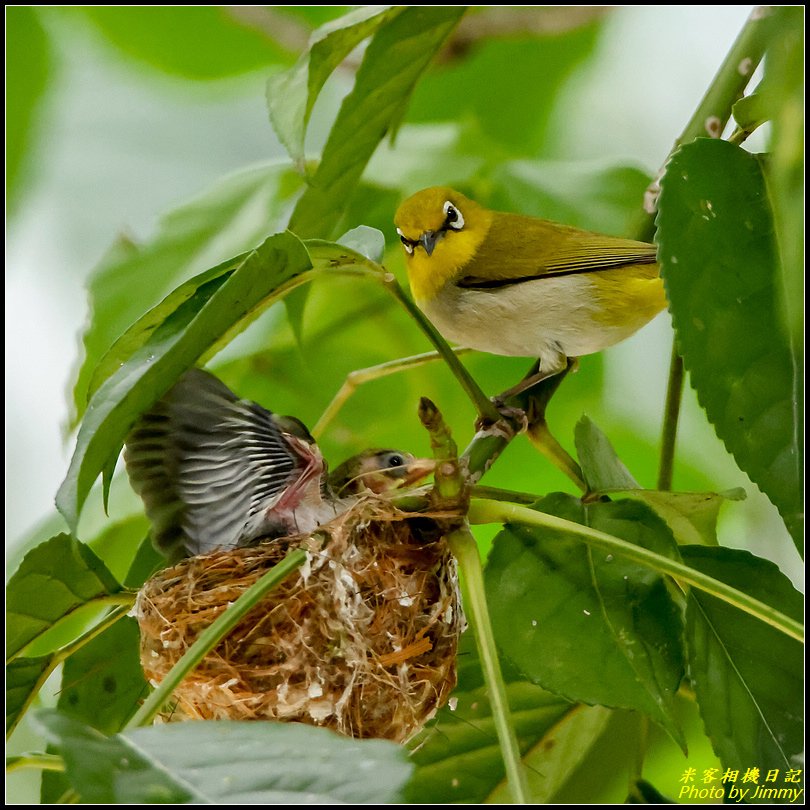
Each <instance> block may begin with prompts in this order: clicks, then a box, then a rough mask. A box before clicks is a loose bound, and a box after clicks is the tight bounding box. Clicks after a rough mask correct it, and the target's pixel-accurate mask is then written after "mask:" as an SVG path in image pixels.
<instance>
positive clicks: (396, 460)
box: [386, 453, 405, 467]
mask: <svg viewBox="0 0 810 810" xmlns="http://www.w3.org/2000/svg"><path fill="white" fill-rule="evenodd" d="M386 463H387V464H388V466H389V467H401V466H402V465H403V464H404V463H405V459H404V458H402V456H400V455H398V454H397V453H391V455H390V456H388V458H387V459H386Z"/></svg>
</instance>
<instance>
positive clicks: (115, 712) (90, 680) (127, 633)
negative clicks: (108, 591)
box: [57, 616, 149, 734]
mask: <svg viewBox="0 0 810 810" xmlns="http://www.w3.org/2000/svg"><path fill="white" fill-rule="evenodd" d="M140 640H141V634H140V630H139V629H138V623H137V622H136V621H135V619H133V618H131V617H128V616H125V617H124V618H122V619H120V620H119V621H117V622H116V623H115V624H113V625H112V626H111V627H109V628H108V629H107V630H105V631H104V632H103V633H101V635H99V636H96V638H94V639H93V640H92V641H90V642H88V643H87V644H85V645H84V646H83V647H82V648H81V649H79V650H77V651H76V652H74V653H73V655H71V656H70V657H69V658H68V659H67V661H66V662H65V666H64V668H63V669H62V688H61V690H60V692H59V702H58V704H57V705H58V707H59V710H60V711H61V712H62V713H63V714H66V715H67V716H69V717H72V718H74V719H75V720H81V721H82V722H84V723H87V724H88V725H90V726H92V727H93V728H95V729H98V730H99V731H102V732H104V733H105V734H114V733H116V732H118V731H120V730H121V729H122V728H123V726H124V724H125V723H126V722H127V720H129V718H130V717H132V715H133V714H134V713H135V711H136V710H137V708H138V705H139V703H140V701H141V700H142V699H143V698H144V697H145V696H146V693H147V692H148V689H149V688H148V686H147V683H146V680H145V679H144V677H143V671H142V670H141V660H140V655H139V649H140Z"/></svg>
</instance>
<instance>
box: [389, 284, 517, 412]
mask: <svg viewBox="0 0 810 810" xmlns="http://www.w3.org/2000/svg"><path fill="white" fill-rule="evenodd" d="M383 284H384V285H385V288H386V289H387V290H388V291H389V292H390V293H391V295H393V296H394V298H396V299H397V301H399V302H400V304H402V306H403V307H405V310H406V311H407V312H408V314H409V315H410V316H411V318H413V319H414V321H416V324H417V326H418V327H419V328H420V329H421V330H422V331H423V332H424V333H425V335H426V336H427V339H428V340H429V341H430V342H431V343H432V344H433V346H434V348H435V349H436V351H437V352H438V353H439V354H440V355H441V357H442V359H443V360H444V362H445V363H447V366H448V368H449V369H450V371H452V372H453V376H455V378H456V379H457V380H458V381H459V383H460V384H461V387H462V388H463V389H464V391H465V393H466V394H467V396H468V397H469V398H470V401H471V402H472V403H473V405H474V406H475V409H476V411H477V412H478V416H479V417H481V418H482V419H486V420H487V421H489V422H497V421H498V420H499V419H500V418H501V415H500V414H499V413H498V409H497V408H496V407H495V406H494V405H493V404H492V401H491V400H490V399H489V397H488V396H487V395H486V394H485V393H484V392H483V391H482V390H481V388H480V387H479V385H478V383H477V382H476V381H475V380H474V379H473V378H472V375H471V374H470V372H469V371H467V369H466V368H465V367H464V365H463V364H462V362H461V361H460V360H459V359H458V357H457V356H456V353H455V352H454V351H453V350H452V349H451V348H450V346H449V345H448V344H447V341H445V339H444V338H443V337H442V336H441V335H440V334H439V331H438V330H437V329H436V327H435V326H434V325H433V324H432V323H431V322H430V321H429V320H428V319H427V318H426V317H425V315H424V314H423V313H422V310H421V309H419V307H417V306H416V304H415V303H414V302H413V301H412V300H411V299H410V298H409V297H408V296H407V295H406V294H405V291H404V290H403V289H402V287H401V286H400V284H399V282H398V281H397V279H396V276H394V275H393V273H386V274H385V276H384V278H383Z"/></svg>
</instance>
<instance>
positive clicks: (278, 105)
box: [267, 6, 402, 168]
mask: <svg viewBox="0 0 810 810" xmlns="http://www.w3.org/2000/svg"><path fill="white" fill-rule="evenodd" d="M401 11H402V8H392V7H389V6H363V7H360V8H357V9H354V10H353V11H351V12H349V13H348V14H346V15H345V16H343V17H340V18H339V19H337V20H332V21H330V22H328V23H326V24H325V25H323V26H322V27H321V28H319V29H318V30H317V31H315V32H313V34H312V36H311V37H310V43H309V48H307V50H306V51H304V53H302V54H301V56H300V57H299V59H298V61H297V62H296V63H295V65H293V67H291V68H290V69H289V70H287V71H284V72H283V73H277V74H276V75H275V76H271V77H270V78H269V79H268V81H267V108H268V110H269V112H270V122H271V123H272V125H273V129H275V131H276V135H277V136H278V139H279V140H280V141H281V143H282V144H283V145H284V147H285V148H286V149H287V152H288V153H289V155H290V157H291V158H292V159H293V161H294V162H295V163H296V164H297V165H298V166H299V168H303V160H304V135H305V133H306V129H307V124H308V123H309V117H310V115H311V113H312V108H313V106H314V105H315V100H316V99H317V97H318V94H319V93H320V92H321V89H322V88H323V86H324V84H325V83H326V80H327V79H328V78H329V76H331V75H332V72H333V71H334V70H335V68H336V67H337V66H338V65H339V64H340V63H341V62H342V61H343V60H344V59H345V58H346V57H347V56H348V55H349V54H350V53H351V52H352V51H353V50H354V49H355V48H356V47H357V46H358V45H359V44H360V43H361V42H362V41H363V40H364V39H366V38H367V37H369V36H371V34H373V33H374V32H375V31H376V30H377V29H378V28H379V27H380V26H381V25H383V24H384V23H385V22H387V21H388V20H390V19H391V18H392V17H395V16H396V15H397V14H399V13H401Z"/></svg>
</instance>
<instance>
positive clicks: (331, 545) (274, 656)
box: [137, 499, 464, 741]
mask: <svg viewBox="0 0 810 810" xmlns="http://www.w3.org/2000/svg"><path fill="white" fill-rule="evenodd" d="M294 547H301V548H304V549H306V550H307V551H308V558H307V562H306V563H305V564H304V566H303V567H302V568H301V569H299V571H298V572H297V573H295V574H292V575H291V576H289V577H288V578H287V579H286V580H285V581H284V582H282V583H281V584H280V585H278V586H277V587H276V588H275V589H274V590H272V591H271V592H270V593H269V594H268V595H267V596H266V597H265V598H264V600H263V601H262V602H260V603H259V604H258V605H257V606H256V607H255V608H253V609H252V610H251V611H250V612H249V613H248V614H247V615H246V616H245V618H244V619H243V620H242V621H241V622H240V623H239V624H238V625H237V626H236V628H235V629H234V630H233V631H231V633H229V634H228V635H227V636H226V637H225V638H224V639H223V640H222V641H221V642H220V644H219V645H218V646H217V647H216V648H215V649H213V650H212V651H211V652H210V653H209V654H208V655H207V656H206V658H205V659H204V660H203V661H202V662H201V663H200V665H199V666H198V667H197V668H196V669H195V670H194V671H193V672H192V673H191V674H190V675H189V676H188V677H187V678H186V679H185V680H184V681H183V682H182V684H181V685H180V686H179V687H178V689H177V690H176V691H175V693H174V697H175V700H176V707H175V708H174V710H173V712H172V713H171V715H170V716H168V717H167V718H166V719H172V720H177V719H230V720H253V719H273V720H288V721H298V722H303V723H309V724H311V725H317V726H325V727H327V728H331V729H334V730H336V731H338V732H341V733H343V734H347V735H350V736H353V737H383V738H387V739H391V740H397V741H402V740H405V739H407V738H408V737H410V736H411V735H412V734H414V733H415V732H416V731H418V730H419V729H420V728H421V726H422V725H423V724H424V723H425V722H426V721H427V720H428V719H429V718H430V717H431V716H432V715H433V714H434V713H435V711H436V710H437V709H438V708H439V707H441V706H442V705H443V704H444V703H445V702H446V700H447V698H448V696H449V694H450V692H451V690H452V689H453V687H454V686H455V683H456V663H455V661H456V647H457V642H458V637H459V633H460V632H461V630H462V629H463V627H464V618H463V616H462V614H461V609H460V604H459V596H458V580H457V575H456V566H455V560H454V559H453V557H452V555H451V554H450V551H449V549H448V547H447V543H446V541H445V540H444V537H443V535H442V532H441V529H440V526H439V524H437V523H436V522H434V521H433V520H431V519H429V518H425V517H418V518H415V517H408V516H407V515H405V514H403V513H400V512H394V513H393V514H392V508H391V506H390V505H389V504H387V503H386V502H385V501H384V500H382V499H366V500H363V501H361V502H359V503H358V504H357V505H356V506H355V507H353V508H352V509H350V510H349V511H348V512H346V513H344V514H343V515H341V516H340V517H339V518H337V519H336V520H334V521H332V522H331V523H329V524H326V525H324V526H321V527H320V528H319V529H318V531H317V532H315V533H314V534H312V535H311V536H295V537H289V538H285V539H284V540H275V541H271V542H266V543H263V544H260V545H256V546H251V547H248V548H239V549H233V550H225V551H218V552H214V553H212V554H206V555H201V556H198V557H192V558H190V559H186V560H183V561H182V562H180V563H179V564H178V565H175V566H174V567H172V568H168V569H166V570H164V571H161V572H160V573H158V574H157V575H156V576H155V577H153V578H152V579H151V580H150V581H149V582H147V583H146V585H144V587H143V589H142V590H141V592H140V594H139V597H138V610H137V612H138V621H139V623H140V628H141V662H142V665H143V668H144V671H145V673H146V676H147V678H149V679H150V680H151V681H152V682H153V683H157V682H159V681H160V680H161V679H162V678H163V677H164V676H165V675H166V673H167V672H168V671H169V670H170V669H171V667H172V666H173V665H174V664H175V663H176V662H177V660H178V659H179V658H180V657H181V656H182V655H183V653H184V652H185V651H186V650H187V649H188V647H190V646H191V644H193V643H194V641H195V640H196V638H197V637H198V635H199V634H200V633H201V632H202V631H203V630H205V628H207V627H208V626H209V625H210V624H211V623H212V622H213V621H214V620H215V619H216V618H217V617H218V616H219V615H220V614H221V613H222V612H223V611H224V610H225V609H226V608H227V607H228V605H229V604H231V603H232V602H233V601H234V600H236V599H237V598H238V597H239V596H240V595H241V594H242V593H243V592H244V591H245V590H246V589H247V588H248V587H250V586H251V585H252V584H253V583H254V582H256V580H258V579H259V577H261V576H262V574H264V573H265V571H267V569H269V568H271V567H272V566H273V565H275V564H276V563H278V562H279V561H280V560H281V559H282V558H283V557H284V556H285V554H286V553H287V551H289V550H290V549H291V548H294Z"/></svg>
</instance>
